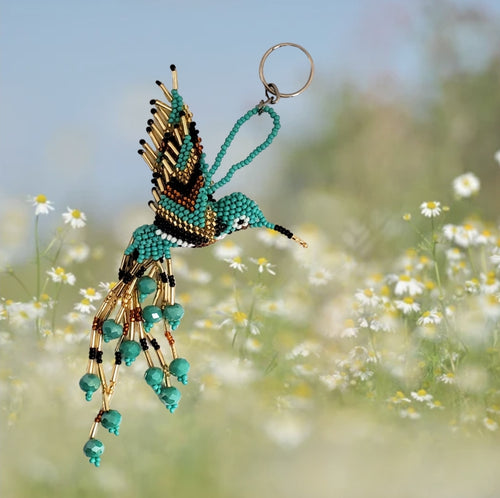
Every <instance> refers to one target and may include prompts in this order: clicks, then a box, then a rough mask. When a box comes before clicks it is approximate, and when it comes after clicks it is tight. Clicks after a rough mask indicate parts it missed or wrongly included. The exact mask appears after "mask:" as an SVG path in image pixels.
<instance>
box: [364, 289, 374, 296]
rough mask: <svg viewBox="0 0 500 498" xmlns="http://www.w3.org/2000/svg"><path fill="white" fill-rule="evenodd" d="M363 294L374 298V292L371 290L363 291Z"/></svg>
mask: <svg viewBox="0 0 500 498" xmlns="http://www.w3.org/2000/svg"><path fill="white" fill-rule="evenodd" d="M363 294H364V295H365V296H366V297H373V291H372V290H371V289H365V290H364V291H363Z"/></svg>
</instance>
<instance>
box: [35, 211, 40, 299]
mask: <svg viewBox="0 0 500 498" xmlns="http://www.w3.org/2000/svg"><path fill="white" fill-rule="evenodd" d="M39 217H40V215H36V217H35V262H36V298H37V300H38V299H40V272H41V268H40V240H39V236H38V220H39Z"/></svg>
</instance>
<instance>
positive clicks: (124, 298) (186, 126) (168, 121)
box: [80, 43, 314, 466]
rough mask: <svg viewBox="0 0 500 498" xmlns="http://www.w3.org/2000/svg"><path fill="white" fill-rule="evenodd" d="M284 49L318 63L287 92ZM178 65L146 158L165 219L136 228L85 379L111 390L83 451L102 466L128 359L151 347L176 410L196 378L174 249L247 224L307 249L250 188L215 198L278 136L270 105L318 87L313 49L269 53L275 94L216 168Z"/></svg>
mask: <svg viewBox="0 0 500 498" xmlns="http://www.w3.org/2000/svg"><path fill="white" fill-rule="evenodd" d="M284 46H291V47H295V48H297V49H299V50H301V51H302V52H303V53H304V54H305V55H306V56H307V58H308V61H309V64H310V71H309V76H308V79H307V81H306V83H305V85H304V86H303V87H302V88H300V90H298V91H296V92H293V93H282V92H280V91H279V89H278V87H277V86H276V85H275V84H274V83H268V82H267V81H266V79H265V76H264V65H265V62H266V60H267V58H268V56H269V55H270V54H271V53H272V52H273V51H274V50H276V49H278V48H281V47H284ZM170 69H171V71H172V90H171V91H169V90H168V89H167V88H166V87H165V86H164V85H163V83H161V82H160V81H157V82H156V84H157V85H158V86H159V87H160V88H161V90H162V91H163V94H164V97H165V100H166V102H164V101H161V100H156V99H154V100H151V101H150V104H151V105H152V106H153V108H152V109H151V113H152V114H153V118H152V119H150V120H149V121H148V126H147V128H146V131H147V133H148V135H149V138H150V141H151V144H148V143H147V142H146V141H145V140H140V144H141V146H142V148H141V149H140V150H139V154H140V155H141V156H142V158H143V159H144V161H145V162H146V164H147V165H148V166H149V168H150V169H151V171H152V173H153V179H152V183H153V185H154V186H153V189H152V195H153V200H152V201H150V202H149V206H150V207H151V209H152V210H153V212H154V214H155V218H154V221H153V223H152V224H151V225H143V226H140V227H139V228H137V229H136V230H135V231H134V233H133V235H132V238H131V240H130V243H129V245H128V246H127V248H126V249H125V253H124V256H123V259H122V262H121V265H120V269H119V271H118V279H119V281H118V283H117V284H116V285H115V286H114V287H113V288H112V289H111V290H110V291H109V293H108V295H107V296H106V297H105V299H104V301H103V302H102V304H101V306H100V308H99V310H98V312H97V314H96V315H95V317H94V320H93V323H92V331H91V334H90V349H89V361H88V366H87V371H86V373H85V374H84V375H83V377H82V378H81V379H80V388H81V389H82V390H83V391H84V392H85V398H86V399H87V401H90V400H91V399H92V395H93V394H94V393H95V392H96V391H98V390H100V391H101V393H102V404H101V408H100V409H99V411H98V413H97V415H96V417H95V419H94V422H93V424H92V427H91V430H90V437H89V440H88V441H87V442H86V443H85V446H84V448H83V451H84V453H85V455H86V456H87V457H88V458H89V460H90V462H91V463H93V464H94V465H96V466H99V464H100V460H101V455H102V453H103V451H104V445H103V443H102V442H101V441H100V440H99V439H97V438H96V435H97V430H98V427H99V425H102V426H103V427H104V428H105V429H108V431H109V432H111V433H113V434H116V435H118V432H119V426H120V422H121V418H122V416H121V414H120V413H119V412H118V411H117V410H114V409H112V408H111V398H112V396H113V394H114V392H115V388H116V385H117V381H118V372H119V370H120V366H121V365H122V364H123V363H125V365H126V366H129V365H131V364H132V362H133V361H134V360H135V359H136V358H137V357H138V356H139V354H140V353H141V351H142V352H143V354H144V357H145V359H146V363H147V369H146V371H145V374H144V378H145V381H146V383H147V384H148V385H149V386H151V388H152V389H153V391H154V392H155V393H156V395H157V396H158V398H159V399H160V401H161V402H163V404H164V405H165V406H166V408H167V409H168V410H169V411H170V412H173V411H174V410H175V409H176V408H177V406H178V403H179V400H180V397H181V393H180V391H179V389H178V388H177V387H175V386H174V385H173V384H174V382H175V380H177V381H178V382H180V383H181V384H187V380H188V377H187V376H188V371H189V363H188V361H187V360H186V359H184V358H182V357H180V356H179V355H178V353H177V350H176V347H175V340H174V337H173V332H174V331H175V330H176V329H177V327H178V326H179V323H180V321H181V319H182V316H183V315H184V309H183V308H182V306H181V305H180V304H178V303H176V302H175V284H176V282H175V278H174V273H173V269H172V259H171V249H172V248H177V247H204V246H208V245H210V244H214V243H215V242H217V241H218V240H220V239H222V238H223V237H225V236H226V235H228V234H231V233H233V232H236V231H238V230H244V229H246V228H258V227H264V228H268V229H271V230H275V231H277V232H279V233H281V234H283V235H285V236H287V237H288V238H290V239H291V240H293V241H295V242H297V243H299V244H300V245H301V246H303V247H307V244H306V243H305V242H304V241H303V240H301V239H300V238H299V237H297V236H296V235H294V234H293V233H292V232H291V231H290V230H288V229H286V228H284V227H282V226H281V225H276V224H273V223H270V222H269V221H267V219H266V217H265V216H264V214H263V213H262V211H261V210H260V209H259V206H258V205H257V203H256V202H254V201H253V200H251V199H249V198H248V197H246V196H245V195H243V194H242V193H240V192H234V193H232V194H229V195H226V196H224V197H221V198H219V199H216V197H215V196H216V193H217V190H218V189H219V188H220V187H222V186H223V185H225V184H226V183H228V182H229V181H230V180H231V178H232V177H233V175H234V173H235V172H236V171H237V170H238V169H240V168H243V167H244V166H247V165H248V164H249V163H250V162H251V161H253V160H254V159H255V157H256V156H257V155H258V154H260V153H261V152H262V151H263V150H264V149H266V148H267V147H268V146H269V145H270V144H271V142H272V141H273V140H274V138H275V137H276V135H277V134H278V130H279V128H280V119H279V116H278V115H277V114H276V113H275V112H274V110H273V109H271V108H270V107H269V105H271V104H275V103H276V102H277V101H278V100H279V99H280V98H287V97H294V96H296V95H299V94H300V93H302V92H303V91H304V90H305V89H306V88H307V87H308V86H309V85H310V83H311V81H312V77H313V74H314V63H313V60H312V58H311V56H310V54H309V52H307V50H305V49H304V48H303V47H302V46H300V45H297V44H295V43H279V44H277V45H275V46H273V47H271V48H270V49H269V50H268V51H267V52H266V53H265V54H264V56H263V57H262V59H261V62H260V66H259V77H260V79H261V81H262V83H263V84H264V87H265V95H266V100H265V101H264V100H261V101H260V103H259V104H258V105H256V106H255V107H254V108H252V109H250V110H249V111H248V112H247V113H246V114H244V115H243V116H242V117H241V118H240V119H238V120H237V121H236V123H235V125H234V126H233V129H232V130H231V132H230V133H229V135H228V136H227V138H226V140H225V141H224V143H223V145H222V147H221V149H220V152H219V153H218V154H217V157H216V158H215V162H214V164H213V165H212V166H209V165H208V164H207V163H206V161H205V154H204V153H203V152H202V150H203V147H202V145H201V139H200V137H199V136H198V130H197V129H196V123H195V122H194V121H193V114H192V113H191V111H190V110H189V108H188V106H187V105H186V104H185V103H184V101H183V99H182V97H181V95H180V94H179V92H178V82H177V70H176V67H175V66H174V65H172V66H170ZM262 114H268V115H269V116H270V117H271V119H272V121H273V127H272V130H271V132H270V133H269V135H268V137H267V138H266V140H265V141H264V142H263V143H262V144H261V145H259V146H258V147H256V148H255V149H254V150H253V151H252V152H250V154H248V156H247V157H246V158H245V159H243V160H242V161H240V162H238V163H236V164H234V165H232V166H231V167H230V168H229V170H228V172H227V173H226V174H225V176H223V177H222V178H221V179H220V180H218V181H214V180H213V176H214V174H215V173H216V171H217V169H218V168H219V166H220V164H221V162H222V159H223V158H224V156H225V154H226V151H227V149H228V148H229V146H230V145H231V143H232V141H233V139H234V137H235V136H236V134H237V133H238V131H239V129H240V128H241V126H242V125H243V124H244V123H245V122H247V121H248V120H249V119H250V118H252V117H253V116H260V115H262ZM147 303H149V304H147ZM155 324H158V328H159V326H160V324H161V327H162V329H163V333H164V335H165V337H166V339H167V342H168V345H169V348H170V351H171V356H172V359H171V360H170V361H168V360H167V359H166V358H165V356H164V353H163V351H162V347H161V346H160V344H159V342H158V341H157V340H156V338H155V337H154V336H153V334H152V330H153V327H154V326H155ZM111 341H116V346H115V348H114V362H113V363H112V367H111V374H110V376H109V377H107V376H106V375H105V372H104V367H103V342H104V343H108V342H111ZM151 348H152V350H153V352H151ZM154 360H156V364H155V361H154Z"/></svg>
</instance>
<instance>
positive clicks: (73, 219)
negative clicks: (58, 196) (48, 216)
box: [62, 208, 87, 228]
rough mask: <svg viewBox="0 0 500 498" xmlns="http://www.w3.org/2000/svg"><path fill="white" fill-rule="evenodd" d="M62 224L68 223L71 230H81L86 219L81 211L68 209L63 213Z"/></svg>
mask: <svg viewBox="0 0 500 498" xmlns="http://www.w3.org/2000/svg"><path fill="white" fill-rule="evenodd" d="M62 217H63V220H64V223H69V224H70V225H71V226H72V227H73V228H82V227H84V226H85V221H86V220H87V217H86V216H85V213H84V212H83V211H80V210H79V209H71V208H68V209H67V210H66V212H65V213H63V214H62Z"/></svg>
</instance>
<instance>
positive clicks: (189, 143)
mask: <svg viewBox="0 0 500 498" xmlns="http://www.w3.org/2000/svg"><path fill="white" fill-rule="evenodd" d="M170 69H171V70H172V91H169V90H168V89H167V88H166V87H165V85H163V83H161V82H160V81H157V82H156V84H157V85H158V86H159V87H160V88H161V89H162V91H163V93H164V96H165V98H166V102H163V101H161V100H157V99H154V100H151V102H150V103H151V104H152V105H153V106H154V107H153V108H152V109H151V113H152V114H153V119H150V120H149V121H148V127H147V128H146V131H147V132H148V135H149V138H150V139H151V145H150V144H148V143H147V142H146V141H145V140H141V141H140V144H141V145H142V147H143V148H142V149H140V150H139V151H138V152H139V154H140V155H141V156H142V157H143V159H144V161H145V162H146V164H147V165H148V166H149V167H150V168H151V171H152V173H153V179H152V183H153V184H154V187H153V189H152V194H153V199H154V200H152V201H150V202H149V206H150V207H151V209H152V210H153V211H154V212H155V214H156V217H155V222H154V223H155V225H157V226H158V228H159V229H160V230H161V231H162V232H163V233H165V234H167V235H168V236H170V237H169V240H170V239H172V240H174V239H175V240H174V244H173V245H185V246H191V247H201V246H205V245H208V244H211V243H213V242H214V241H215V236H216V224H217V221H216V213H215V211H214V210H213V209H212V207H211V200H212V198H211V195H210V193H209V191H208V183H209V182H207V170H208V166H207V165H206V163H205V161H204V155H203V153H202V150H203V147H202V145H201V139H200V137H199V136H198V130H197V129H196V123H195V122H194V121H193V114H192V113H191V111H190V110H189V108H188V106H187V105H186V104H185V103H184V101H183V99H182V97H181V96H180V94H179V93H178V91H177V71H176V69H175V66H170ZM178 241H181V242H182V243H178Z"/></svg>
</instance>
